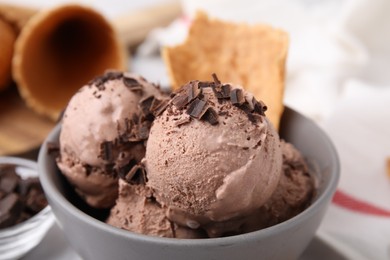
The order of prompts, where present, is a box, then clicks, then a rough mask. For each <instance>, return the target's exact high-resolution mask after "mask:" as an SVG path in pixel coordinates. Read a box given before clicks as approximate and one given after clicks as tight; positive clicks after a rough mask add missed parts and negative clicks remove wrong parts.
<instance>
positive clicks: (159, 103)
mask: <svg viewBox="0 0 390 260" xmlns="http://www.w3.org/2000/svg"><path fill="white" fill-rule="evenodd" d="M168 104H169V102H168V100H166V99H163V100H160V99H157V98H155V99H154V100H153V103H152V105H151V107H150V111H151V112H152V114H153V115H154V116H155V117H156V116H159V115H161V114H162V113H163V112H164V111H165V109H166V108H167V106H168Z"/></svg>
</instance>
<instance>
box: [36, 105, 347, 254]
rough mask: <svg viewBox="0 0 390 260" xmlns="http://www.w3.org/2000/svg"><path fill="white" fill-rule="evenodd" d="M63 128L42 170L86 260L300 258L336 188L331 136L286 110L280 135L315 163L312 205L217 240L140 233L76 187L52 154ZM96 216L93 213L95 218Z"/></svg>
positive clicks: (50, 195) (56, 206) (60, 216)
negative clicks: (85, 199) (112, 218)
mask: <svg viewBox="0 0 390 260" xmlns="http://www.w3.org/2000/svg"><path fill="white" fill-rule="evenodd" d="M59 132H60V126H59V125H58V126H57V127H56V128H55V129H54V130H53V131H52V132H51V134H50V135H49V136H48V138H47V139H46V141H45V143H44V144H43V146H42V148H41V151H40V154H39V160H38V164H39V171H40V178H41V182H42V185H43V188H44V190H45V192H46V195H47V198H48V200H49V203H50V205H51V207H52V210H53V212H54V214H55V216H56V217H57V220H58V222H59V224H60V225H61V227H62V229H63V231H64V233H65V235H66V237H67V238H68V240H69V243H70V244H71V245H72V247H73V248H74V249H75V250H76V251H77V252H78V253H79V254H80V256H82V257H83V258H84V259H94V260H97V259H170V260H177V259H186V260H190V259H226V260H228V259H246V260H248V259H296V258H298V257H299V255H300V254H301V253H302V252H303V250H304V249H305V247H306V246H307V245H308V244H309V242H310V240H311V239H312V238H313V236H314V234H315V232H316V229H317V228H318V226H319V224H320V222H321V220H322V218H323V216H324V213H325V211H326V209H327V207H328V205H329V203H330V201H331V198H332V196H333V194H334V192H335V190H336V186H337V183H338V179H339V162H338V157H337V153H336V150H335V149H334V147H333V145H332V143H331V142H330V140H329V138H328V137H327V136H326V135H325V133H324V132H323V131H322V130H321V129H319V128H318V126H317V125H316V124H314V123H313V122H312V121H310V120H309V119H307V118H305V117H304V116H302V115H300V114H299V113H297V112H295V111H293V110H291V109H289V108H286V110H285V112H284V115H283V118H282V125H281V137H282V138H284V139H286V140H287V141H289V142H291V143H293V144H294V145H295V146H296V147H297V148H298V149H299V150H300V151H301V152H302V153H303V155H304V156H305V157H306V158H307V159H308V160H309V162H314V164H313V165H315V168H316V169H317V170H316V171H315V172H316V174H317V175H318V180H319V188H318V193H317V196H316V198H315V199H314V202H313V204H312V205H311V206H310V207H309V208H307V209H306V210H305V211H303V212H302V213H301V214H299V215H297V216H296V217H294V218H292V219H290V220H288V221H285V222H283V223H280V224H278V225H275V226H272V227H269V228H266V229H263V230H259V231H255V232H251V233H247V234H242V235H237V236H231V237H224V238H213V239H198V240H196V239H170V238H159V237H152V236H146V235H140V234H135V233H132V232H129V231H125V230H120V229H118V228H115V227H112V226H109V225H107V224H105V223H103V222H101V221H99V220H98V219H96V218H99V217H101V218H104V214H105V212H98V211H94V210H91V209H90V208H88V207H87V206H86V205H84V204H83V203H82V202H81V201H80V199H78V198H77V196H75V194H74V193H73V192H72V191H71V188H70V187H69V186H68V184H67V183H66V181H65V180H64V178H63V177H62V176H61V174H60V173H59V171H58V169H57V167H56V164H55V160H54V158H53V157H52V156H51V155H49V154H48V152H47V143H48V142H58V136H59ZM93 216H94V217H93Z"/></svg>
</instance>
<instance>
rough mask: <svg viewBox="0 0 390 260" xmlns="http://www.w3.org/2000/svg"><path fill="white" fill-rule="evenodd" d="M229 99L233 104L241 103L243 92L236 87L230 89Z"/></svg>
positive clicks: (243, 100)
mask: <svg viewBox="0 0 390 260" xmlns="http://www.w3.org/2000/svg"><path fill="white" fill-rule="evenodd" d="M230 100H231V102H232V104H233V105H241V104H243V103H244V102H245V98H244V94H243V92H242V90H241V89H239V88H236V89H233V90H232V91H230Z"/></svg>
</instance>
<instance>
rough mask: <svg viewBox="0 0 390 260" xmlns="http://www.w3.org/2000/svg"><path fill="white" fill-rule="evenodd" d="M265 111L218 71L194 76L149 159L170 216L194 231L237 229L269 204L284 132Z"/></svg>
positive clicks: (158, 124) (159, 127)
mask: <svg viewBox="0 0 390 260" xmlns="http://www.w3.org/2000/svg"><path fill="white" fill-rule="evenodd" d="M265 110H266V107H265V105H264V104H262V103H261V102H258V101H257V100H256V99H255V98H254V97H253V96H252V95H251V94H249V93H247V92H246V91H244V90H243V88H242V87H240V86H235V85H232V84H222V83H221V82H220V81H219V80H218V79H217V78H216V77H214V82H201V81H192V82H190V83H188V84H186V85H184V86H183V87H182V88H181V89H180V90H179V92H178V93H177V94H176V95H175V96H174V97H173V98H172V100H171V101H170V103H169V105H168V107H167V108H166V109H165V111H164V112H163V113H162V114H161V115H160V116H158V117H157V118H156V119H155V121H154V123H153V126H152V128H151V130H150V136H149V139H148V141H147V147H146V155H145V160H144V164H145V167H146V172H147V178H148V181H147V184H146V185H147V186H148V187H150V188H151V189H152V191H153V195H154V196H155V198H156V200H157V201H158V202H159V203H160V204H161V205H162V207H166V208H167V209H168V211H167V212H168V213H167V214H168V218H169V219H170V220H172V221H174V222H175V223H178V224H180V225H183V226H186V227H190V228H193V229H196V228H198V227H200V226H202V227H206V226H208V225H210V223H214V222H219V223H223V222H229V221H233V222H232V223H230V222H229V223H230V224H232V225H230V224H229V225H230V226H231V228H232V229H236V227H235V225H234V221H235V220H236V219H240V218H242V217H245V216H247V215H249V214H251V213H252V212H253V211H254V210H256V209H258V208H260V207H261V206H262V205H264V204H265V202H266V201H267V200H268V199H269V198H270V197H271V195H272V194H273V192H274V191H275V188H276V187H277V185H278V183H279V179H280V176H281V173H282V151H281V144H280V141H279V136H278V134H277V132H276V131H275V129H274V127H273V126H272V124H271V123H270V122H269V121H268V119H267V118H266V117H265V115H264V111H265ZM226 231H227V232H228V231H229V230H226ZM209 235H210V234H209Z"/></svg>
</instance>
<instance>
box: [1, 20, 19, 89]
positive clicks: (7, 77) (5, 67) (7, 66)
mask: <svg viewBox="0 0 390 260" xmlns="http://www.w3.org/2000/svg"><path fill="white" fill-rule="evenodd" d="M0 32H1V33H0V43H1V51H0V91H1V90H3V89H5V88H6V87H7V86H8V85H9V84H10V82H11V61H12V54H13V50H14V43H15V39H16V33H15V32H14V30H13V29H12V27H11V26H10V25H9V24H8V23H6V22H5V21H3V20H0Z"/></svg>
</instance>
